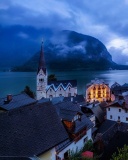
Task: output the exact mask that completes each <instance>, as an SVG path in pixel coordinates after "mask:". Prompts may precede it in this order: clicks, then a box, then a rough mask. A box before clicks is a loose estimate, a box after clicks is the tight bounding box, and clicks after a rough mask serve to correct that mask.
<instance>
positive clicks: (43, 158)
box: [38, 148, 56, 160]
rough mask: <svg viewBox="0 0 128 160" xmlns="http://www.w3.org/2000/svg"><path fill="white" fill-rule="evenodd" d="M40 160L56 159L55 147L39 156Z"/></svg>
mask: <svg viewBox="0 0 128 160" xmlns="http://www.w3.org/2000/svg"><path fill="white" fill-rule="evenodd" d="M38 157H39V159H40V160H56V152H55V148H52V149H51V150H49V151H47V152H45V153H43V154H42V155H39V156H38Z"/></svg>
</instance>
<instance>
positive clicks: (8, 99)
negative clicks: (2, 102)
mask: <svg viewBox="0 0 128 160" xmlns="http://www.w3.org/2000/svg"><path fill="white" fill-rule="evenodd" d="M11 100H12V95H11V94H8V95H7V101H8V102H10V101H11Z"/></svg>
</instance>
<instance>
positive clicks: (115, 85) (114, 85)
mask: <svg viewBox="0 0 128 160" xmlns="http://www.w3.org/2000/svg"><path fill="white" fill-rule="evenodd" d="M120 86H121V85H120V84H119V83H117V82H115V83H114V84H113V85H112V86H111V89H113V88H115V87H120Z"/></svg>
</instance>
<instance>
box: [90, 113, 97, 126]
mask: <svg viewBox="0 0 128 160" xmlns="http://www.w3.org/2000/svg"><path fill="white" fill-rule="evenodd" d="M89 119H90V120H91V122H92V123H93V127H95V125H96V117H95V116H94V115H91V116H90V117H89Z"/></svg>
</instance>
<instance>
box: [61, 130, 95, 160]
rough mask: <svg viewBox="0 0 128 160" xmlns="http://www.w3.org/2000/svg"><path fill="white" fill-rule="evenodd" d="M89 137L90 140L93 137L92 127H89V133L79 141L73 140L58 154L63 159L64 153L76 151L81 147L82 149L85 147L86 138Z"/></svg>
mask: <svg viewBox="0 0 128 160" xmlns="http://www.w3.org/2000/svg"><path fill="white" fill-rule="evenodd" d="M86 137H88V140H90V139H92V129H89V130H88V131H87V134H86V135H85V136H83V137H82V138H81V139H80V140H79V141H77V142H72V143H71V144H70V145H69V146H67V147H66V148H65V149H63V150H62V151H61V152H60V153H58V156H59V157H60V158H61V159H63V158H64V153H65V152H67V151H69V150H70V152H71V151H72V152H76V151H79V150H80V149H82V147H84V145H85V142H84V139H85V138H86Z"/></svg>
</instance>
